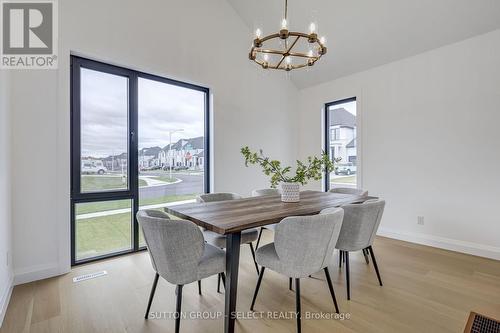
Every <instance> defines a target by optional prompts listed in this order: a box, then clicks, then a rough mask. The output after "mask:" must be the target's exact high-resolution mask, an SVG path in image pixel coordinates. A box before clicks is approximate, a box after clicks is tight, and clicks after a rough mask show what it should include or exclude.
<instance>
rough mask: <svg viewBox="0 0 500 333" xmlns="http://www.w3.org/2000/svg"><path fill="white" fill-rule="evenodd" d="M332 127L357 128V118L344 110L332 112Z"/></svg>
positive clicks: (339, 109)
mask: <svg viewBox="0 0 500 333" xmlns="http://www.w3.org/2000/svg"><path fill="white" fill-rule="evenodd" d="M330 126H347V127H352V128H354V127H356V116H355V115H353V114H352V113H350V112H349V111H347V110H346V109H344V108H338V109H334V110H330Z"/></svg>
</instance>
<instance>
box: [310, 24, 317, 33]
mask: <svg viewBox="0 0 500 333" xmlns="http://www.w3.org/2000/svg"><path fill="white" fill-rule="evenodd" d="M309 33H311V34H314V33H316V24H315V23H314V22H311V24H310V25H309Z"/></svg>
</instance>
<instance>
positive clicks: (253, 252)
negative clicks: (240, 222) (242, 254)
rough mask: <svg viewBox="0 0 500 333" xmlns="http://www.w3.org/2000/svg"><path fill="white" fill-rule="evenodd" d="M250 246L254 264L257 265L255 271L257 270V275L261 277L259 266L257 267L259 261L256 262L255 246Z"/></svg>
mask: <svg viewBox="0 0 500 333" xmlns="http://www.w3.org/2000/svg"><path fill="white" fill-rule="evenodd" d="M248 245H250V251H252V258H253V263H254V264H255V269H256V270H257V275H259V265H257V261H256V260H255V250H254V249H253V244H252V243H248Z"/></svg>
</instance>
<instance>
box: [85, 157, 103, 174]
mask: <svg viewBox="0 0 500 333" xmlns="http://www.w3.org/2000/svg"><path fill="white" fill-rule="evenodd" d="M107 171H108V169H107V168H106V167H105V166H104V164H103V163H102V161H101V160H82V174H98V175H104V174H105V173H106V172H107Z"/></svg>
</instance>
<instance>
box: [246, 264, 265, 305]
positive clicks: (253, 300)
mask: <svg viewBox="0 0 500 333" xmlns="http://www.w3.org/2000/svg"><path fill="white" fill-rule="evenodd" d="M264 270H265V267H264V266H262V268H261V269H260V274H259V279H258V280H257V286H256V287H255V292H254V294H253V299H252V305H250V311H253V306H254V305H255V300H256V299H257V294H258V293H259V288H260V283H261V282H262V278H263V277H264Z"/></svg>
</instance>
